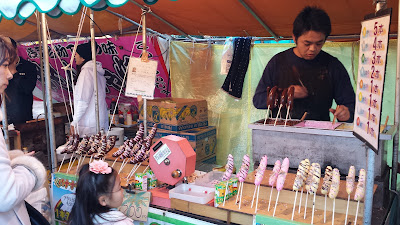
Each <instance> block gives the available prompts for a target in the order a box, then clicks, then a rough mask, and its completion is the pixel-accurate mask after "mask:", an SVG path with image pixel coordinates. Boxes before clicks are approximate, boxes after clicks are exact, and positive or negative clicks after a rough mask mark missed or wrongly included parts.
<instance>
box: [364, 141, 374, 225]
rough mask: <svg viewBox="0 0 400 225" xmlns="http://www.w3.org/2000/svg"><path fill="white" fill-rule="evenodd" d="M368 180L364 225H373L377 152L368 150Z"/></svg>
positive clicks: (366, 184)
mask: <svg viewBox="0 0 400 225" xmlns="http://www.w3.org/2000/svg"><path fill="white" fill-rule="evenodd" d="M367 154H368V156H367V157H368V158H367V180H366V182H365V199H364V218H363V219H364V225H370V224H371V218H372V202H373V197H374V172H375V171H374V170H375V167H374V165H375V152H374V151H373V150H372V149H370V148H368V149H367Z"/></svg>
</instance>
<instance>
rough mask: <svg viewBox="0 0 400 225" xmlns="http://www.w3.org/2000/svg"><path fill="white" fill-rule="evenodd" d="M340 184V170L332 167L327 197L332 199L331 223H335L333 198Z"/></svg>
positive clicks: (334, 198)
mask: <svg viewBox="0 0 400 225" xmlns="http://www.w3.org/2000/svg"><path fill="white" fill-rule="evenodd" d="M339 185H340V172H339V170H338V169H337V168H335V169H333V175H332V184H331V189H330V190H329V198H331V199H333V209H332V225H333V224H334V223H335V200H336V196H337V195H338V193H339Z"/></svg>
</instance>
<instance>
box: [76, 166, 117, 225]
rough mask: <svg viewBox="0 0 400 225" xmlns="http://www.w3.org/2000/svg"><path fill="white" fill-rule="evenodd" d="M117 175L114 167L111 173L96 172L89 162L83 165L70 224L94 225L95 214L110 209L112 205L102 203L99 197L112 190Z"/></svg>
mask: <svg viewBox="0 0 400 225" xmlns="http://www.w3.org/2000/svg"><path fill="white" fill-rule="evenodd" d="M117 175H118V174H117V172H116V171H115V170H114V169H113V168H112V172H111V173H109V174H96V173H93V172H91V171H90V170H89V164H85V165H83V166H82V167H81V169H80V171H79V179H78V184H77V187H76V199H75V204H74V206H73V207H72V211H71V213H70V215H69V219H68V224H69V225H93V218H94V216H95V215H99V216H100V214H101V213H106V212H108V211H110V207H107V206H102V205H100V202H99V197H100V196H101V195H109V194H110V193H111V192H112V189H113V187H114V185H115V182H116V178H117Z"/></svg>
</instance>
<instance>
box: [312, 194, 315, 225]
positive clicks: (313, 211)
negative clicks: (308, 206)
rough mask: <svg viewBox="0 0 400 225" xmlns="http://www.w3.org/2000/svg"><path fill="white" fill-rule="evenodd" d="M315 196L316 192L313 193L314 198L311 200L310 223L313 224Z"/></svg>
mask: <svg viewBox="0 0 400 225" xmlns="http://www.w3.org/2000/svg"><path fill="white" fill-rule="evenodd" d="M315 196H316V194H315V193H314V200H313V204H312V215H311V224H314V209H315Z"/></svg>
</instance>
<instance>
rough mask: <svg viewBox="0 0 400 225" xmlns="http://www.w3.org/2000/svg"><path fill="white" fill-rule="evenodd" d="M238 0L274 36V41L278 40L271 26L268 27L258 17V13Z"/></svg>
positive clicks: (241, 0)
mask: <svg viewBox="0 0 400 225" xmlns="http://www.w3.org/2000/svg"><path fill="white" fill-rule="evenodd" d="M239 2H240V3H241V4H242V5H243V6H244V7H245V8H246V10H247V11H248V12H249V13H250V14H251V15H252V16H253V17H254V18H255V19H256V20H257V21H258V22H259V23H260V24H261V26H263V27H264V28H265V29H266V30H267V31H268V33H270V34H271V35H272V36H273V37H274V39H275V41H278V40H279V37H278V36H277V35H276V34H275V33H274V32H273V31H272V30H271V28H269V27H268V26H267V24H265V22H264V21H263V20H262V19H261V18H260V17H258V15H257V14H256V13H255V12H254V11H253V10H252V9H251V8H250V7H249V6H248V5H247V4H246V3H245V2H244V1H243V0H239Z"/></svg>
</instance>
